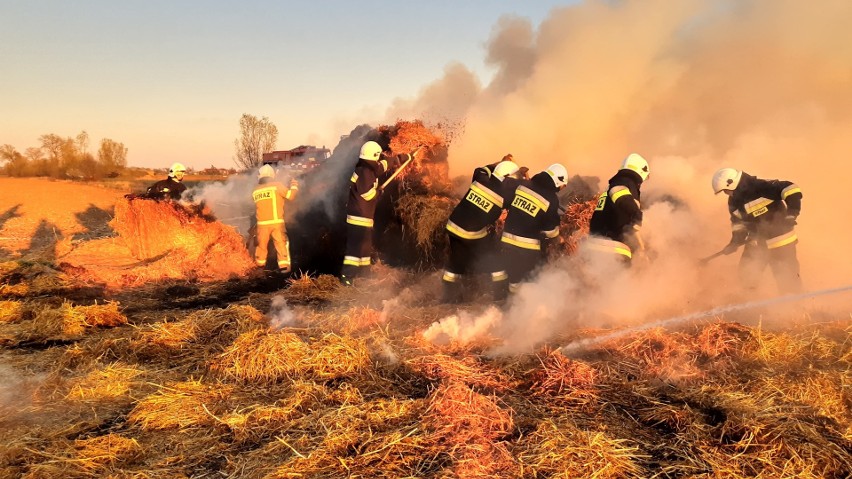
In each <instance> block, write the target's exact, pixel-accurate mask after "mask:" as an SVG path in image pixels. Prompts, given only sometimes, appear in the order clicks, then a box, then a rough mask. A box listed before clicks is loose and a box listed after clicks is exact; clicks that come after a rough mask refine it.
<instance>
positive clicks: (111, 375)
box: [65, 363, 145, 402]
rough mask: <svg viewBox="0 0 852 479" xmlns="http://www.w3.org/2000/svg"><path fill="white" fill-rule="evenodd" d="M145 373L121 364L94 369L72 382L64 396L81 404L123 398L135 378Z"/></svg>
mask: <svg viewBox="0 0 852 479" xmlns="http://www.w3.org/2000/svg"><path fill="white" fill-rule="evenodd" d="M144 374H145V371H143V370H141V369H138V368H135V367H132V366H129V365H125V364H121V363H112V364H109V365H107V366H106V367H104V368H101V369H95V370H93V371H91V372H90V373H89V374H87V375H86V376H84V377H82V378H80V379H79V380H77V381H74V382H73V386H72V387H71V388H70V391H69V392H68V394H67V395H66V396H65V397H66V399H72V400H77V401H83V402H90V401H102V400H110V399H116V398H120V397H125V396H126V395H127V394H128V392H129V391H130V389H131V387H132V386H133V385H134V384H137V383H138V380H137V378H138V377H139V376H142V375H144Z"/></svg>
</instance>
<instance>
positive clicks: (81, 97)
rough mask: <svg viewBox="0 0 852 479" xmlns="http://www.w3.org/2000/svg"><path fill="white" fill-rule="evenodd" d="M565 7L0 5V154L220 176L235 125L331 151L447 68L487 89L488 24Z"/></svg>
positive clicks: (495, 0) (537, 18)
mask: <svg viewBox="0 0 852 479" xmlns="http://www.w3.org/2000/svg"><path fill="white" fill-rule="evenodd" d="M566 3H571V2H566V1H562V2H556V1H550V0H547V1H535V2H530V1H510V0H491V1H484V0H478V1H467V2H460V1H445V0H433V1H430V2H413V1H396V2H391V1H375V0H373V1H338V0H335V1H313V2H286V1H285V2H272V1H259V0H256V1H244V2H225V1H221V0H217V1H159V0H157V1H136V0H134V1H121V2H115V1H103V0H83V1H80V2H67V1H57V0H50V1H8V0H4V1H2V2H0V61H2V64H3V75H2V76H0V102H2V105H3V108H2V110H3V114H2V116H0V144H5V143H8V144H11V145H13V146H14V147H16V148H17V149H19V150H20V151H23V150H25V149H26V148H27V147H31V146H37V144H38V137H39V136H40V135H42V134H45V133H55V134H58V135H61V136H74V135H76V134H77V133H78V132H80V131H81V130H86V131H87V132H88V133H89V135H90V137H91V139H92V145H93V149H96V148H97V143H98V142H99V140H100V139H101V138H104V137H106V138H111V139H114V140H116V141H120V142H123V143H124V144H125V146H127V147H128V148H129V155H128V158H129V162H130V163H131V164H133V165H145V166H160V165H164V164H169V163H171V162H173V161H184V162H185V163H187V164H188V165H190V166H194V167H205V166H208V165H210V164H214V165H217V166H230V165H231V164H232V160H231V158H232V157H233V142H234V139H236V137H237V136H238V133H239V127H238V121H239V117H240V115H241V114H242V113H250V114H253V115H256V116H267V117H269V119H270V120H272V121H273V123H275V124H276V125H277V126H278V128H279V132H280V133H279V144H278V147H279V148H290V147H293V146H297V145H299V144H304V143H317V144H327V146H334V145H335V144H336V141H337V138H338V136H339V135H340V134H345V133H348V132H349V129H350V128H351V127H354V126H355V125H357V124H358V122H359V121H361V120H359V115H360V113H361V112H367V111H382V110H384V109H385V108H386V107H387V106H389V105H390V102H391V101H392V100H393V99H395V98H411V97H414V96H416V95H417V93H418V92H419V91H420V89H421V88H422V87H424V86H425V85H427V84H428V83H430V82H432V81H433V80H435V79H437V78H439V77H441V75H442V74H443V70H444V67H445V66H447V65H448V64H450V63H452V62H459V63H462V64H464V65H465V66H466V67H468V68H469V69H471V70H472V71H474V72H476V73H477V74H478V75H479V77H480V79H481V80H482V81H483V82H487V80H488V77H489V75H490V74H491V73H492V72H490V71H489V70H488V69H487V68H486V66H485V65H484V57H485V49H484V45H485V43H486V42H487V40H488V39H489V36H490V35H491V32H492V28H493V27H494V25H495V24H496V22H497V20H498V19H499V18H500V17H501V16H503V15H517V16H520V17H525V18H528V19H529V20H530V21H531V22H532V23H533V25H538V24H539V23H540V22H541V20H542V19H544V18H545V17H546V16H547V15H548V13H549V12H550V11H551V9H552V8H554V7H557V6H559V5H563V4H566ZM363 121H368V120H367V119H365V120H363Z"/></svg>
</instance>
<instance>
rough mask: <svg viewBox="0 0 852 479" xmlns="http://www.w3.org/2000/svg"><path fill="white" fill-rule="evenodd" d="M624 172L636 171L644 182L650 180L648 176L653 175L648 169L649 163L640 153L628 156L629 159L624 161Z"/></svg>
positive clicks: (622, 166)
mask: <svg viewBox="0 0 852 479" xmlns="http://www.w3.org/2000/svg"><path fill="white" fill-rule="evenodd" d="M621 169H622V170H630V171H635V172H636V173H638V174H639V176H640V177H641V178H642V181H645V180H647V179H648V175H650V174H651V171H650V170H649V169H648V161H647V160H645V158H642V155H640V154H638V153H631V154H629V155H627V158H625V159H624V163H622V164H621Z"/></svg>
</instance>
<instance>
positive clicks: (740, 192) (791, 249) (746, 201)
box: [713, 168, 802, 293]
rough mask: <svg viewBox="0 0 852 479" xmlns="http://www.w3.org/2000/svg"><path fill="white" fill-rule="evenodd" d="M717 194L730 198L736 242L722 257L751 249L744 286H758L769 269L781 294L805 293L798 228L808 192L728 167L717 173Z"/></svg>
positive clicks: (742, 267) (743, 266) (743, 264)
mask: <svg viewBox="0 0 852 479" xmlns="http://www.w3.org/2000/svg"><path fill="white" fill-rule="evenodd" d="M713 191H714V192H715V193H716V194H719V193H721V192H723V191H724V192H725V194H726V195H728V212H729V213H730V215H731V228H732V235H731V241H730V242H729V243H728V245H727V246H725V248H724V249H723V250H722V251H721V253H723V254H733V253H735V252H736V251H737V250H738V249H739V247H740V246H745V248H744V249H743V254H742V256H741V257H740V264H739V272H740V278H741V279H742V281H743V284H744V285H745V286H746V287H747V288H750V289H754V288H756V287H757V286H758V285H759V284H760V277H761V275H762V274H763V271H764V270H765V269H766V266H767V265H769V266H770V267H771V268H772V274H773V275H774V276H775V281H776V283H777V285H778V289H779V291H781V292H782V293H796V292H799V291H801V288H802V282H801V277H800V276H799V260H798V258H797V257H796V243H798V242H799V240H798V236H797V235H796V229H795V226H796V220H797V218H798V216H799V213H800V212H801V211H802V190H801V189H800V188H799V187H798V186H796V184H794V183H792V182H790V181H783V180H762V179H760V178H756V177H754V176H752V175H749V174H748V173H745V172H744V171H742V170H737V169H734V168H722V169H720V170H719V171H717V172H716V173H715V174H714V175H713Z"/></svg>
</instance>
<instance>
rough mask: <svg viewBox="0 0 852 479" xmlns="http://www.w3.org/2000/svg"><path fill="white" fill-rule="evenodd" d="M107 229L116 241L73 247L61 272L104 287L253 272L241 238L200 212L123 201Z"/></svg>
mask: <svg viewBox="0 0 852 479" xmlns="http://www.w3.org/2000/svg"><path fill="white" fill-rule="evenodd" d="M110 226H111V227H112V228H113V230H114V231H115V232H116V233H117V234H118V236H117V237H112V238H105V239H99V240H94V241H88V242H85V243H82V244H79V245H77V246H76V247H74V248H73V249H72V250H71V252H69V253H68V254H67V255H65V256H63V257H62V258H61V264H60V266H61V267H62V268H63V269H64V270H65V271H67V272H69V273H73V275H74V276H76V277H77V278H78V279H81V280H83V281H87V282H92V283H102V284H105V285H106V286H108V287H122V286H138V285H141V284H143V283H146V282H149V281H159V280H166V279H191V280H201V281H217V280H226V279H229V278H231V277H244V276H246V275H247V274H248V273H249V272H250V271H251V270H252V269H253V268H254V261H252V259H251V257H250V256H249V253H248V251H247V250H246V247H245V242H244V240H243V238H242V236H240V234H239V233H237V231H236V230H235V229H234V228H232V227H230V226H228V225H225V224H223V223H221V222H219V221H216V220H215V218H214V217H212V216H211V215H209V214H207V212H205V211H204V209H203V208H202V207H198V206H190V207H187V206H184V205H182V204H180V203H174V202H167V201H163V202H158V201H152V200H147V199H138V198H137V199H124V200H121V201H119V202H118V203H117V204H116V206H115V217H114V218H113V220H112V221H111V222H110Z"/></svg>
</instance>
